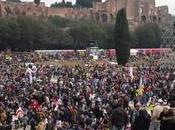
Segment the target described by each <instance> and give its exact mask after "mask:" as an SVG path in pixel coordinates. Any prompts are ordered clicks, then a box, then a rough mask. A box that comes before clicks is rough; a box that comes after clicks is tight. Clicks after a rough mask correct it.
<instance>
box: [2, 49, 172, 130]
mask: <svg viewBox="0 0 175 130" xmlns="http://www.w3.org/2000/svg"><path fill="white" fill-rule="evenodd" d="M9 57H10V58H9ZM165 58H166V59H168V57H160V56H152V57H148V56H140V57H139V56H136V57H134V58H131V59H130V61H129V64H128V65H127V66H125V67H123V68H124V69H122V68H121V67H119V66H117V65H113V64H110V63H109V62H107V61H103V62H102V63H101V62H100V61H99V62H97V63H94V62H92V61H91V60H90V58H89V57H87V58H86V57H81V56H78V57H76V56H74V55H69V54H64V55H61V54H60V55H55V56H53V55H45V54H43V55H38V54H37V53H32V52H31V53H14V52H12V53H11V54H9V53H8V58H7V54H6V53H5V52H0V126H2V127H4V126H13V127H14V128H15V127H17V126H19V127H21V126H26V127H28V126H30V128H31V130H36V129H46V130H47V129H48V130H52V129H53V130H54V129H60V130H67V129H78V130H86V129H89V130H103V129H110V128H111V127H113V129H114V130H115V129H117V130H119V129H120V130H122V129H125V128H126V129H129V128H127V124H129V123H131V126H132V129H133V130H134V129H137V130H141V129H142V128H143V126H144V128H145V129H143V130H146V129H147V128H148V126H149V122H150V116H149V115H147V112H146V111H145V109H143V108H145V107H146V106H145V104H146V103H147V101H148V99H150V98H153V97H154V98H155V99H156V98H158V99H160V98H162V99H163V100H167V101H168V98H169V96H170V95H171V94H170V93H171V92H172V91H173V88H174V80H175V75H174V72H175V66H174V64H171V63H162V59H165ZM58 59H61V60H65V61H73V60H74V61H77V62H79V61H81V62H82V63H83V64H81V65H77V64H75V65H72V64H71V63H68V64H65V63H62V64H59V65H58V64H57V63H56V64H55V63H54V64H53V65H52V64H51V63H52V61H55V60H58ZM135 59H136V60H141V61H142V63H139V64H138V63H137V62H136V61H135ZM50 62H51V63H50ZM143 63H144V64H143ZM130 65H132V66H134V68H133V73H132V74H131V73H130V72H128V71H130V69H128V68H130V67H129V66H130ZM136 93H138V94H136ZM164 95H166V96H164ZM130 102H134V106H135V108H134V110H133V111H131V112H130V111H129V110H130V108H129V107H130V106H129V105H128V104H129V103H130ZM154 102H155V104H156V100H155V101H154ZM168 102H170V101H168ZM171 102H172V101H171ZM116 104H117V105H116ZM170 104H173V103H170ZM156 107H157V106H156ZM19 108H20V109H19ZM156 109H157V108H154V106H153V115H152V113H151V112H150V115H152V116H154V115H156V116H155V117H156V118H155V119H156V120H158V117H159V115H160V114H154V113H156V112H154V110H156ZM19 110H20V111H19ZM151 111H152V109H151ZM159 113H160V112H159ZM173 113H174V107H173V105H172V106H171V108H170V109H169V110H168V112H167V113H166V114H165V115H163V118H161V122H162V121H163V122H164V123H165V124H166V123H168V125H169V126H170V127H171V126H172V125H173V119H174V118H173ZM17 115H18V117H20V118H17V117H16V116H17ZM128 118H130V120H128ZM137 121H138V122H137ZM16 122H18V124H16ZM143 122H145V124H143ZM142 124H143V126H142ZM168 130H169V129H168ZM170 130H171V129H170Z"/></svg>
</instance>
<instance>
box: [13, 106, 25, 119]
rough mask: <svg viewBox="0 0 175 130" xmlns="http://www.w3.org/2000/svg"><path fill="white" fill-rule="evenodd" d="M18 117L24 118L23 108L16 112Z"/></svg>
mask: <svg viewBox="0 0 175 130" xmlns="http://www.w3.org/2000/svg"><path fill="white" fill-rule="evenodd" d="M15 114H16V117H17V118H22V117H23V116H24V114H25V113H24V111H23V110H22V108H21V107H19V108H18V109H17V111H16V113H15Z"/></svg>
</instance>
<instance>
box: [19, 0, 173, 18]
mask: <svg viewBox="0 0 175 130" xmlns="http://www.w3.org/2000/svg"><path fill="white" fill-rule="evenodd" d="M22 1H33V0H22ZM41 1H42V2H45V3H46V5H48V6H49V5H50V4H51V3H54V2H56V1H62V0H41ZM66 1H72V2H75V1H76V0H66ZM156 5H157V6H159V5H168V6H169V11H170V13H171V14H174V15H175V0H156Z"/></svg>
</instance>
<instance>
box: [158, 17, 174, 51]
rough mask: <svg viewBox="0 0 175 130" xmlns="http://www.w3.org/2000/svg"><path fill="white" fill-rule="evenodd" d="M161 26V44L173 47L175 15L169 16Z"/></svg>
mask: <svg viewBox="0 0 175 130" xmlns="http://www.w3.org/2000/svg"><path fill="white" fill-rule="evenodd" d="M161 28H162V44H163V45H162V46H163V47H168V48H175V17H171V18H170V19H169V20H168V21H167V22H166V23H164V24H162V25H161Z"/></svg>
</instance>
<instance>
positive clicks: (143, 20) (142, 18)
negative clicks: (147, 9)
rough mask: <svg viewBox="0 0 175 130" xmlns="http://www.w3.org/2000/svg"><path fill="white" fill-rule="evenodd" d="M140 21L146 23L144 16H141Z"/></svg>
mask: <svg viewBox="0 0 175 130" xmlns="http://www.w3.org/2000/svg"><path fill="white" fill-rule="evenodd" d="M141 20H142V22H144V23H145V22H146V16H144V15H143V16H142V17H141Z"/></svg>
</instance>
